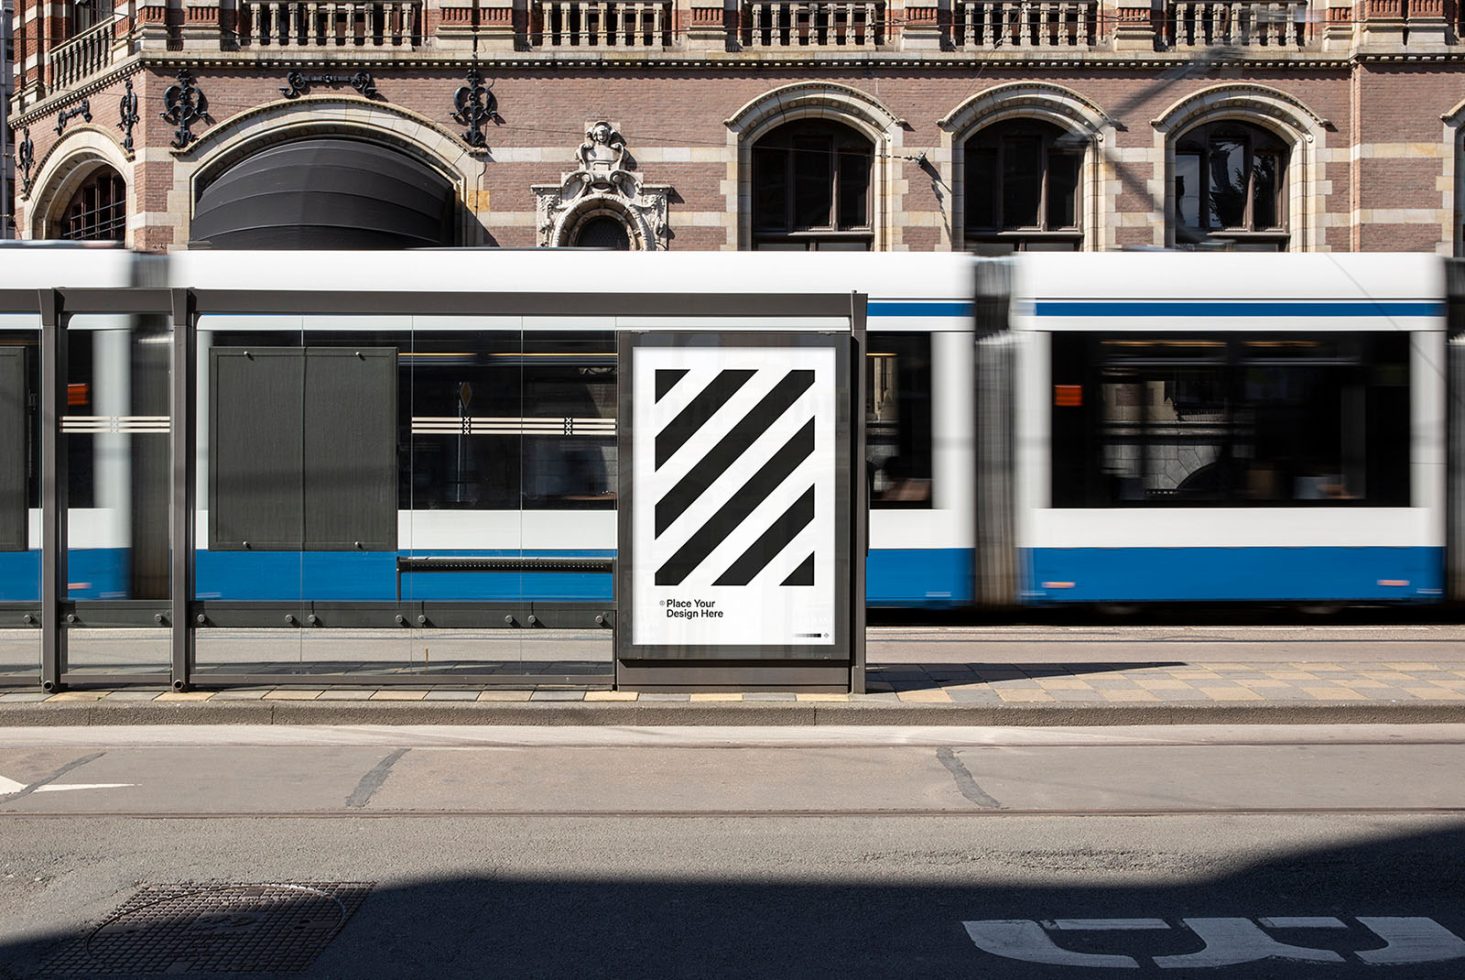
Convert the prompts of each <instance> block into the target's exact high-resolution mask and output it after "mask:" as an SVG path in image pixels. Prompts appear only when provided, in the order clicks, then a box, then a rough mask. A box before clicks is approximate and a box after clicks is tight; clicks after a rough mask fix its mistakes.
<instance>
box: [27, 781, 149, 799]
mask: <svg viewBox="0 0 1465 980" xmlns="http://www.w3.org/2000/svg"><path fill="white" fill-rule="evenodd" d="M136 785H137V784H136V783H46V784H44V785H41V786H37V787H36V788H35V789H33V790H31V792H32V793H67V792H70V791H72V790H77V789H126V788H127V787H129V786H136ZM29 786H30V784H29V783H18V782H16V781H15V780H13V779H10V778H9V777H7V776H0V797H3V796H14V795H15V794H16V793H20V792H23V791H24V790H26V789H27V788H28V787H29Z"/></svg>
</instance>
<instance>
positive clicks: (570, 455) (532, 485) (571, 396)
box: [401, 332, 616, 510]
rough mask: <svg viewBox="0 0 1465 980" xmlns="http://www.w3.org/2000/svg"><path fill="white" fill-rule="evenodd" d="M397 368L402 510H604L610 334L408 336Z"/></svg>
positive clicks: (611, 392) (610, 466)
mask: <svg viewBox="0 0 1465 980" xmlns="http://www.w3.org/2000/svg"><path fill="white" fill-rule="evenodd" d="M402 363H403V380H402V385H403V389H404V390H407V388H406V386H407V384H408V378H409V376H410V383H411V386H412V387H411V389H410V390H411V391H412V392H413V397H412V405H411V408H410V414H408V413H404V415H403V418H402V425H403V427H404V428H406V427H408V426H410V433H404V435H410V442H408V441H405V440H404V445H408V444H410V446H411V464H410V466H404V467H403V472H402V485H401V506H402V508H403V509H412V508H416V509H419V510H439V509H472V510H517V509H519V508H521V507H523V508H527V509H531V510H540V509H547V510H585V509H611V508H614V506H615V499H616V496H615V488H616V446H615V416H616V354H615V336H614V335H613V334H611V333H609V332H596V333H538V332H530V333H526V334H524V335H523V336H522V337H521V336H520V334H518V333H492V332H484V333H482V334H478V335H474V336H472V337H471V338H470V336H469V335H465V334H453V335H436V336H433V335H428V336H418V337H417V338H415V341H414V348H413V350H412V352H411V354H409V355H404V356H403V358H402Z"/></svg>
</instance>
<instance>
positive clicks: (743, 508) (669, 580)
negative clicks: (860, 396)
mask: <svg viewBox="0 0 1465 980" xmlns="http://www.w3.org/2000/svg"><path fill="white" fill-rule="evenodd" d="M813 452H814V420H813V419H810V420H809V423H808V425H805V426H804V427H803V428H802V429H800V430H799V431H798V432H797V433H796V434H795V435H794V437H793V438H792V439H790V440H789V441H788V442H786V443H784V444H783V448H782V449H780V450H779V451H778V452H776V453H774V454H773V457H772V458H771V459H769V460H768V462H766V463H764V464H763V467H762V469H760V470H758V472H757V473H754V474H753V476H752V478H751V479H749V480H748V482H747V483H745V484H743V486H742V489H740V490H738V491H737V493H735V494H733V495H732V498H731V499H730V500H728V502H727V503H725V504H723V505H722V508H721V509H720V510H718V512H717V513H716V514H713V515H712V517H710V518H709V519H708V520H707V523H706V524H703V525H702V526H701V527H700V528H698V529H697V531H696V533H695V534H693V535H692V536H691V537H690V538H688V539H687V543H686V544H684V545H682V546H681V547H680V548H678V549H677V553H676V554H674V555H672V556H671V557H670V558H668V559H667V560H666V564H664V565H662V566H661V567H660V568H658V569H657V570H656V584H657V585H681V584H682V580H683V579H685V578H686V577H687V576H688V575H690V574H691V573H692V569H694V568H696V567H697V566H698V565H700V564H702V562H704V561H706V559H707V556H708V555H710V554H712V549H713V548H716V547H717V546H718V545H719V544H721V543H722V542H723V541H724V540H726V538H727V536H728V535H729V534H731V533H732V532H733V530H734V529H735V528H736V527H737V526H738V525H739V524H741V523H743V521H745V520H747V518H748V515H749V514H751V513H753V508H755V507H757V506H758V505H759V504H760V503H762V502H763V501H764V499H766V498H767V497H768V495H769V494H770V493H772V492H773V491H774V490H777V489H778V487H779V486H780V485H781V484H782V483H783V481H784V480H787V479H788V477H789V474H790V473H792V472H793V471H794V470H795V469H797V468H798V465H799V464H800V463H802V462H803V461H804V460H806V459H808V458H809V456H810V455H812V454H813Z"/></svg>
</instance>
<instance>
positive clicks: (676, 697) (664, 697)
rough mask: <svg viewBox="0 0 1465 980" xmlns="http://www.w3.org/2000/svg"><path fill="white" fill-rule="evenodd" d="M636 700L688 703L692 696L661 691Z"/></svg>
mask: <svg viewBox="0 0 1465 980" xmlns="http://www.w3.org/2000/svg"><path fill="white" fill-rule="evenodd" d="M789 699H790V700H793V696H792V695H790V696H789ZM637 700H638V701H690V700H692V696H691V695H690V694H676V693H672V692H663V691H648V692H643V693H642V694H641V696H640V697H639V698H637Z"/></svg>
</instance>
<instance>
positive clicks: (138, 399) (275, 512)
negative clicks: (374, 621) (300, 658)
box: [0, 248, 1465, 608]
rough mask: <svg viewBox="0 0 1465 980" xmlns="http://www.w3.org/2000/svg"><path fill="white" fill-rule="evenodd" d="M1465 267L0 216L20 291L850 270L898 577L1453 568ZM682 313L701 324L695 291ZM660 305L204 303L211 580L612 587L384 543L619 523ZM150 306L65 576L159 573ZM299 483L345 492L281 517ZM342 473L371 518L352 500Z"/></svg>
mask: <svg viewBox="0 0 1465 980" xmlns="http://www.w3.org/2000/svg"><path fill="white" fill-rule="evenodd" d="M1455 272H1456V270H1455V269H1454V268H1453V267H1451V266H1449V265H1448V264H1447V263H1446V262H1445V261H1444V260H1440V259H1437V258H1432V257H1428V256H1411V255H1348V254H1339V255H1326V254H1313V255H1257V254H1244V253H1238V254H1196V253H1160V252H1157V253H1077V254H1032V255H1020V256H1017V257H1015V258H1012V259H977V258H973V257H970V256H964V255H952V254H944V255H943V254H913V253H896V254H848V253H845V254H819V253H810V254H807V255H804V254H799V255H793V254H777V255H772V254H767V253H732V254H729V253H675V252H673V253H651V254H638V253H606V252H582V251H575V250H543V251H529V252H513V251H503V252H483V251H408V252H395V253H331V252H313V253H309V254H304V253H289V252H249V253H230V252H226V251H196V252H180V253H175V254H173V255H170V256H168V257H166V258H164V257H159V256H134V255H130V254H128V253H126V252H122V251H108V250H100V251H99V250H60V249H34V248H32V249H27V248H5V249H3V250H0V291H3V290H17V289H26V290H29V289H40V288H51V287H84V286H119V285H127V284H134V285H155V286H156V285H171V286H174V287H194V288H198V289H210V290H251V289H256V290H257V289H261V288H269V289H279V290H300V291H303V292H310V291H316V290H331V291H359V292H369V291H372V290H382V289H391V290H416V291H439V290H441V291H445V292H463V291H465V290H468V291H473V290H480V289H481V290H482V291H485V292H514V293H538V294H543V295H545V296H550V297H554V296H559V295H561V294H564V293H566V292H569V293H575V294H580V295H584V294H601V295H611V294H615V293H637V294H647V293H667V294H696V293H722V294H727V293H746V294H750V295H752V294H760V293H768V294H783V293H801V292H818V293H855V294H860V295H863V296H866V297H867V298H868V299H867V305H866V330H867V337H866V345H865V365H866V377H865V384H866V391H867V398H866V405H865V408H866V434H867V447H868V454H867V474H868V480H869V488H870V499H871V508H872V510H871V515H870V525H869V526H870V538H869V544H870V552H869V556H868V593H867V595H868V602H869V603H870V605H872V606H885V607H909V608H920V607H961V606H974V605H975V606H985V607H998V608H1000V607H1013V606H1018V605H1024V604H1028V605H1032V604H1058V603H1126V604H1127V603H1147V602H1265V603H1330V604H1331V603H1379V602H1394V603H1405V602H1412V603H1420V602H1440V601H1444V600H1446V599H1449V598H1458V595H1456V594H1455V588H1454V587H1452V585H1451V583H1452V582H1454V581H1456V579H1457V576H1453V575H1451V574H1450V573H1449V570H1450V568H1452V567H1453V566H1454V565H1455V564H1456V563H1457V562H1458V561H1459V556H1460V554H1461V553H1462V551H1461V549H1460V548H1459V547H1454V546H1453V545H1452V542H1453V541H1454V540H1455V537H1456V535H1458V534H1459V533H1460V532H1459V530H1458V527H1459V522H1458V521H1457V520H1456V519H1455V518H1456V515H1455V513H1454V510H1455V509H1458V501H1459V500H1460V498H1461V496H1462V494H1461V486H1465V484H1461V475H1462V473H1465V469H1462V464H1465V437H1462V436H1461V435H1460V434H1459V433H1461V432H1465V415H1462V414H1461V412H1460V409H1459V408H1455V409H1453V410H1451V409H1450V408H1449V405H1453V404H1456V403H1458V402H1459V401H1460V400H1461V398H1462V397H1465V396H1462V395H1461V394H1459V392H1460V391H1462V390H1465V389H1461V388H1459V387H1458V386H1460V385H1465V353H1462V352H1465V347H1459V348H1458V349H1457V344H1458V343H1459V342H1457V341H1455V340H1451V339H1448V338H1449V336H1450V334H1451V333H1452V332H1454V331H1453V330H1452V328H1450V327H1448V326H1447V320H1448V319H1449V318H1448V317H1447V309H1448V308H1450V307H1451V306H1452V304H1453V303H1454V302H1455V299H1454V297H1453V296H1447V290H1446V279H1447V276H1453V275H1454V274H1455ZM465 284H467V285H465ZM679 326H680V328H681V329H687V328H692V329H703V328H705V329H709V330H710V329H719V325H718V324H717V323H716V322H715V321H714V319H713V318H708V317H705V316H699V315H698V313H697V311H696V310H695V309H689V310H688V311H687V318H686V320H685V321H684V322H682V323H680V324H679ZM644 327H645V325H644V324H637V323H636V322H634V321H631V320H627V319H626V318H624V317H620V318H618V317H615V316H607V315H603V314H601V313H599V312H597V310H595V309H583V308H581V309H570V308H566V309H564V310H563V312H562V313H561V314H558V315H555V316H533V317H531V316H518V315H512V316H509V315H505V316H472V317H465V316H444V315H423V316H375V315H350V316H345V315H331V316H325V315H288V316H283V315H237V316H236V315H227V316H226V315H206V316H201V317H200V318H199V320H198V324H197V329H198V335H197V336H198V342H197V349H198V386H197V387H198V391H197V402H196V411H197V413H198V418H199V419H200V422H199V426H198V448H197V460H198V489H197V500H198V519H197V520H198V523H197V534H196V538H197V547H198V549H199V551H198V556H197V557H198V562H197V569H198V570H197V598H200V599H210V600H225V601H229V600H238V601H242V602H247V601H276V600H282V599H283V600H289V599H296V598H302V597H303V598H308V599H312V600H338V601H364V600H373V601H381V600H391V599H393V598H402V597H403V596H404V595H410V596H411V597H413V598H416V599H433V600H442V601H448V600H462V601H464V602H472V601H484V600H495V601H497V600H505V599H531V600H540V601H562V602H603V601H605V600H607V599H609V598H610V593H611V581H610V576H608V575H604V574H594V573H591V572H584V573H581V572H575V571H564V572H555V573H550V574H536V575H521V574H513V573H483V572H463V573H456V572H450V573H441V572H439V573H436V574H430V575H429V574H414V573H412V572H410V571H408V572H407V573H403V572H402V571H401V567H402V563H401V562H399V559H400V558H403V557H411V556H428V555H431V556H445V555H446V556H452V555H464V556H501V555H536V556H561V557H575V556H581V557H603V556H607V555H613V554H614V552H615V548H616V520H615V508H616V494H615V488H616V486H617V483H616V475H617V460H616V442H615V433H616V406H617V400H616V397H617V385H618V381H619V380H620V379H619V375H618V370H617V357H616V335H617V332H618V331H620V330H627V329H643V328H644ZM167 330H168V327H167V324H166V323H165V322H163V323H160V322H150V321H148V319H147V318H146V317H130V316H122V315H115V314H109V315H78V316H75V317H73V318H72V319H71V321H70V323H69V329H68V330H67V331H66V343H67V345H68V347H67V350H68V354H69V365H68V378H67V382H68V389H67V392H68V410H67V415H66V417H65V419H64V420H63V426H62V430H63V435H64V438H65V441H66V446H67V449H66V451H67V459H68V463H69V467H68V468H69V476H68V480H69V487H70V490H69V495H70V511H69V547H70V549H71V550H70V568H71V576H70V577H71V579H72V582H71V590H72V597H73V598H77V599H97V600H106V599H128V598H149V597H153V596H155V595H165V594H166V589H167V578H166V558H167V548H168V528H167V521H166V508H167V486H168V484H167V465H168V464H167V452H166V450H167V440H166V438H165V434H166V432H167V431H168V425H169V420H168V411H169V409H168V399H167V394H168V387H167V383H166V379H167V363H168V362H167V352H168V335H167ZM1454 330H1458V325H1457V327H1456V328H1454ZM38 336H39V320H38V318H36V317H27V316H21V315H4V314H0V395H3V399H0V402H3V404H0V416H3V417H0V450H3V451H4V452H5V453H6V454H7V455H8V456H9V458H10V459H11V460H12V461H13V466H11V467H10V469H9V476H7V477H5V478H4V479H5V480H6V481H8V482H7V483H5V486H4V487H0V499H5V500H10V501H12V502H15V504H16V506H12V507H10V508H8V512H7V513H0V601H11V602H14V601H28V600H32V599H34V598H35V597H36V595H37V588H38V587H37V583H38V579H39V574H38V569H39V563H40V558H39V553H38V551H37V550H36V549H37V547H38V542H39V523H40V518H39V511H38V510H37V507H38V500H39V489H38V479H37V476H36V473H37V471H38V459H39V453H38V442H39V436H38V433H39V419H38V417H37V412H36V398H35V392H36V391H37V384H38V381H37V379H38V376H39V368H38V360H39V358H38V353H37V352H38ZM1452 388H1454V389H1455V390H1456V394H1455V395H1454V396H1453V398H1451V399H1450V400H1449V401H1448V403H1447V397H1448V396H1449V394H1450V392H1451V390H1452ZM312 433H315V435H312ZM321 433H345V435H343V436H340V437H337V436H335V435H332V436H331V437H330V438H329V439H326V438H323V437H322V436H321V435H320V434H321ZM1457 484H1459V485H1460V486H1457ZM300 485H328V486H330V487H332V488H333V489H332V492H331V494H329V495H327V497H326V498H322V499H328V500H329V501H331V503H330V504H329V505H321V506H320V507H318V508H316V510H315V511H312V510H311V507H310V505H309V501H308V500H307V502H306V505H304V506H303V507H301V508H298V509H299V519H298V520H296V519H295V518H293V517H292V518H290V519H288V520H282V519H281V518H280V515H281V514H282V513H285V512H286V511H288V510H289V506H287V505H288V500H289V499H292V498H290V494H291V493H296V490H292V489H291V488H292V487H296V488H297V489H298V486H300ZM297 495H298V494H297ZM343 501H344V502H346V503H345V504H343V503H342V502H343ZM1451 502H1456V503H1455V504H1453V505H1452V504H1451ZM22 503H23V505H24V506H20V504H22ZM343 506H349V507H359V508H362V509H363V512H366V511H369V512H371V513H373V514H379V515H383V516H381V518H380V519H379V520H376V522H375V523H374V524H371V525H370V527H369V529H368V531H366V532H362V531H361V530H360V524H359V522H358V524H357V525H355V529H354V530H351V531H350V533H349V534H346V532H345V531H343V530H342V522H341V521H338V520H333V514H339V513H340V511H341V508H342V507H343ZM0 509H4V508H0ZM343 534H345V537H343Z"/></svg>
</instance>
